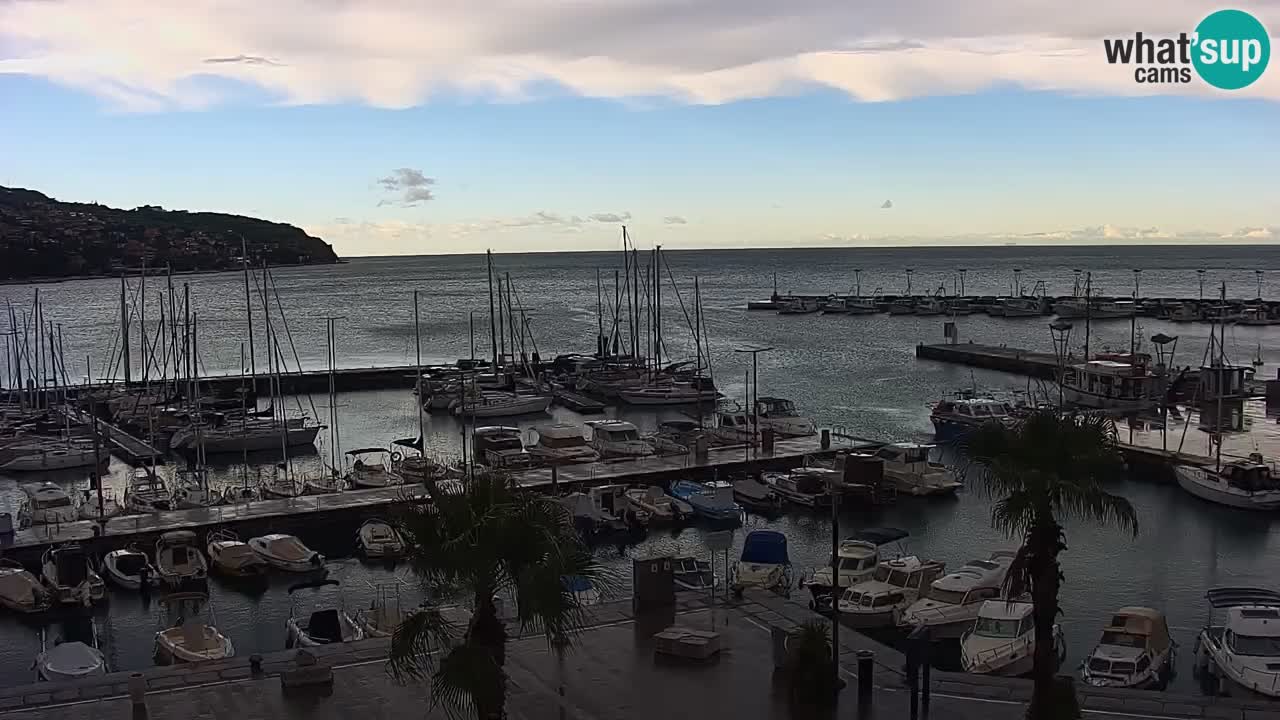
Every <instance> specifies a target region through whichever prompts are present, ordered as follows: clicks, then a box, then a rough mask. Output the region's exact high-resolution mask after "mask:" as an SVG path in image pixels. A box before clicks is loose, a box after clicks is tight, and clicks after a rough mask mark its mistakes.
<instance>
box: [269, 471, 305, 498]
mask: <svg viewBox="0 0 1280 720" xmlns="http://www.w3.org/2000/svg"><path fill="white" fill-rule="evenodd" d="M258 492H259V494H261V495H262V499H263V500H272V499H280V500H286V499H288V498H295V497H298V495H300V494H301V493H302V487H301V484H300V483H298V482H296V481H294V479H293V475H292V473H288V472H282V471H281V470H280V469H279V468H276V471H275V472H274V473H272V475H271V477H269V478H266V479H264V480H263V481H262V483H261V484H260V485H259V486H258Z"/></svg>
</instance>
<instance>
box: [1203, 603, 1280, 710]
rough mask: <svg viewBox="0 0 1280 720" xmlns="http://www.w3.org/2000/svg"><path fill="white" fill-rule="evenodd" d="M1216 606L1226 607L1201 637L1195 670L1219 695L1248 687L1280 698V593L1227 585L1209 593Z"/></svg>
mask: <svg viewBox="0 0 1280 720" xmlns="http://www.w3.org/2000/svg"><path fill="white" fill-rule="evenodd" d="M1205 596H1206V597H1207V598H1208V600H1209V605H1210V607H1212V608H1213V609H1214V610H1224V609H1225V610H1226V620H1225V621H1224V623H1223V624H1222V625H1215V624H1214V623H1213V618H1212V615H1211V616H1210V619H1209V625H1208V626H1206V627H1205V628H1204V629H1203V630H1201V631H1200V635H1199V636H1198V637H1197V638H1196V647H1195V666H1194V667H1195V671H1196V676H1197V677H1198V678H1199V679H1200V681H1201V683H1202V684H1203V685H1204V686H1205V687H1208V688H1211V689H1212V690H1216V691H1217V692H1218V693H1222V694H1230V693H1231V691H1232V690H1238V689H1244V690H1247V691H1251V692H1254V693H1257V694H1259V695H1264V696H1266V697H1272V698H1274V697H1280V593H1276V592H1273V591H1271V590H1264V589H1262V588H1249V587H1222V588H1213V589H1211V590H1209V591H1208V592H1207V593H1205Z"/></svg>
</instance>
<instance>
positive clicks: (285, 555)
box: [249, 533, 324, 572]
mask: <svg viewBox="0 0 1280 720" xmlns="http://www.w3.org/2000/svg"><path fill="white" fill-rule="evenodd" d="M249 547H251V548H253V551H254V552H255V553H257V554H258V556H259V557H261V558H262V559H263V560H266V561H267V564H268V565H270V566H271V567H273V568H277V569H279V570H284V571H287V572H311V571H313V570H317V569H320V568H323V567H324V556H323V555H321V554H320V553H318V552H316V551H314V550H312V549H311V548H309V547H307V546H306V545H303V544H302V541H301V540H299V539H298V538H297V537H295V536H293V535H285V534H283V533H271V534H270V535H263V536H261V537H255V538H249Z"/></svg>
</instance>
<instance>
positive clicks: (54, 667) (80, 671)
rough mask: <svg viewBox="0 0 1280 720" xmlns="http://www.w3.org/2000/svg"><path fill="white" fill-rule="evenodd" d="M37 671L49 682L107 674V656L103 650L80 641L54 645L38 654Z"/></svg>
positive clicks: (42, 678) (41, 677)
mask: <svg viewBox="0 0 1280 720" xmlns="http://www.w3.org/2000/svg"><path fill="white" fill-rule="evenodd" d="M36 672H38V673H40V679H41V680H46V681H49V682H62V681H66V680H83V679H85V678H88V677H95V676H98V675H106V674H107V658H106V656H104V655H103V654H102V651H101V650H99V649H98V648H96V647H91V646H89V645H88V644H86V643H82V642H80V641H72V642H64V643H58V644H56V645H54V646H53V647H52V648H49V649H48V650H45V651H44V652H42V653H40V654H39V655H37V656H36Z"/></svg>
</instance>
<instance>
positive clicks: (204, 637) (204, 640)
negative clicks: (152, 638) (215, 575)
mask: <svg viewBox="0 0 1280 720" xmlns="http://www.w3.org/2000/svg"><path fill="white" fill-rule="evenodd" d="M208 600H209V598H208V597H207V596H206V595H204V594H203V593H174V594H172V595H167V596H165V597H164V598H162V599H161V600H160V602H161V605H162V606H163V607H164V608H165V610H166V611H168V612H169V613H172V612H176V613H177V614H178V617H177V619H176V620H175V621H174V623H173V625H172V626H169V627H164V628H162V629H160V630H159V631H157V632H156V646H155V658H156V662H157V663H159V664H161V665H176V664H179V663H193V662H203V661H205V660H225V659H227V658H230V657H235V654H236V648H235V645H234V644H232V642H231V638H229V637H227V636H226V635H223V634H222V633H221V632H218V628H217V626H216V624H215V621H214V619H213V610H212V606H211V605H209V602H208ZM202 606H203V607H204V608H208V615H209V617H208V619H207V620H206V619H202V618H201V617H200V608H201V607H202Z"/></svg>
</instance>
